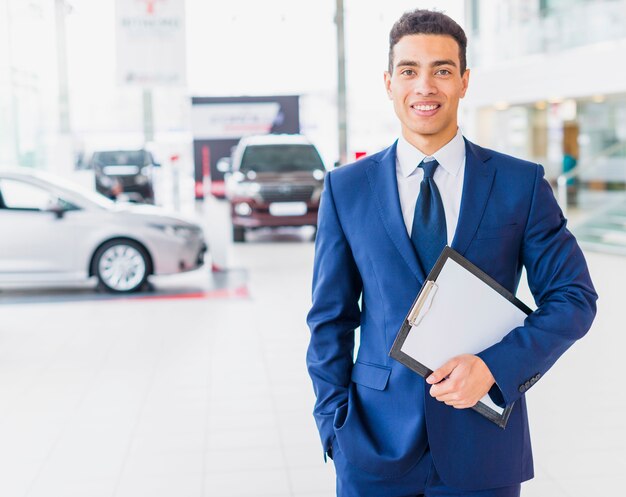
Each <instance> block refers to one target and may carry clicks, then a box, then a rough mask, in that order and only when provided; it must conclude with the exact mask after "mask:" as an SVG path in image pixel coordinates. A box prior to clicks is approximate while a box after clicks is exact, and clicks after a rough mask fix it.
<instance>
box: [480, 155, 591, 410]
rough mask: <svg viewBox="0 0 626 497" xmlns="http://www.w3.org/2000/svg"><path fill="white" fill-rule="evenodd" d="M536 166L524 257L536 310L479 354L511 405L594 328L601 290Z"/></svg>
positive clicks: (539, 168) (506, 401) (541, 172)
mask: <svg viewBox="0 0 626 497" xmlns="http://www.w3.org/2000/svg"><path fill="white" fill-rule="evenodd" d="M543 174H544V173H543V168H542V167H541V166H538V167H537V171H536V176H535V182H534V187H533V197H532V201H531V204H530V211H529V214H528V220H527V224H526V228H525V231H524V237H523V246H522V262H523V264H524V266H525V268H526V273H527V276H528V284H529V286H530V290H531V291H532V293H533V296H534V298H535V302H536V304H537V306H538V307H537V310H536V311H534V312H533V313H532V314H530V315H529V316H528V318H526V320H525V322H524V325H523V326H521V327H519V328H516V329H514V330H513V331H512V332H511V333H509V334H508V335H506V336H505V337H504V339H503V340H502V341H501V342H499V343H497V344H495V345H493V346H491V347H489V348H488V349H486V350H484V351H483V352H481V353H479V354H478V355H479V357H481V358H482V359H483V360H484V361H485V363H486V364H487V366H488V367H489V369H490V370H491V372H492V374H493V376H494V378H495V379H496V383H497V385H498V387H499V389H500V391H501V393H502V396H503V400H504V403H506V404H511V403H512V402H514V401H515V400H517V399H518V398H519V397H520V396H521V395H522V394H523V393H525V392H526V391H527V390H528V389H529V388H530V387H531V386H532V385H534V384H535V383H536V382H537V380H539V378H540V377H541V376H542V375H543V374H544V373H545V372H546V371H548V370H549V369H550V368H551V367H552V365H553V364H554V363H555V362H556V360H557V359H558V358H559V357H560V356H561V355H562V354H563V353H564V352H565V351H566V350H567V349H568V348H569V347H570V346H571V345H572V344H573V343H574V342H575V341H576V340H578V339H579V338H581V337H582V336H584V335H585V333H586V332H587V331H588V330H589V328H590V327H591V323H592V322H593V319H594V317H595V313H596V300H597V295H596V293H595V290H594V288H593V284H592V282H591V278H590V276H589V271H588V269H587V263H586V262H585V258H584V256H583V254H582V251H581V250H580V247H579V246H578V243H577V242H576V239H575V238H574V236H573V235H572V234H571V233H570V232H569V231H568V230H567V228H566V223H567V221H566V220H565V218H564V217H563V214H562V212H561V209H560V208H559V206H558V204H557V203H556V199H555V198H554V195H553V193H552V189H551V187H550V185H549V184H548V182H547V181H546V180H545V179H544V178H543Z"/></svg>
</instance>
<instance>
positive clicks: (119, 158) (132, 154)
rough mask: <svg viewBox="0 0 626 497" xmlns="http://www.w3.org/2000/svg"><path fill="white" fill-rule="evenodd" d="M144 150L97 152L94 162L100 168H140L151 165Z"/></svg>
mask: <svg viewBox="0 0 626 497" xmlns="http://www.w3.org/2000/svg"><path fill="white" fill-rule="evenodd" d="M146 159H147V157H146V152H144V151H143V150H112V151H109V152H95V153H94V155H93V162H94V164H96V165H98V166H139V167H142V166H144V165H146V164H148V163H149V161H148V160H146Z"/></svg>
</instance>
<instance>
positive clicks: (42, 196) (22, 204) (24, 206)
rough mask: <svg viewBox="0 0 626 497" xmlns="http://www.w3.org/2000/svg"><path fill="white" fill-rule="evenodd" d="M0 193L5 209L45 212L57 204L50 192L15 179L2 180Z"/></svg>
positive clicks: (0, 181)
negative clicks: (0, 193)
mask: <svg viewBox="0 0 626 497" xmlns="http://www.w3.org/2000/svg"><path fill="white" fill-rule="evenodd" d="M0 192H2V199H3V201H4V208H5V209H20V210H34V211H43V210H46V209H49V208H50V207H51V206H52V205H55V204H56V203H57V202H56V199H55V197H54V195H53V194H52V193H50V192H49V191H47V190H44V189H43V188H41V187H39V186H35V185H31V184H30V183H25V182H23V181H19V180H14V179H0Z"/></svg>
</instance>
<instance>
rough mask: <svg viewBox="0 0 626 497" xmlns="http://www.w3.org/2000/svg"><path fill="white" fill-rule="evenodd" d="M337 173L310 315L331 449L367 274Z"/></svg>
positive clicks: (324, 209)
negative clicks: (355, 248) (338, 200)
mask: <svg viewBox="0 0 626 497" xmlns="http://www.w3.org/2000/svg"><path fill="white" fill-rule="evenodd" d="M332 176H333V173H329V174H327V175H326V179H325V184H324V191H323V193H322V198H321V203H320V209H319V214H318V231H317V238H316V243H315V262H314V268H313V302H312V307H311V310H310V312H309V314H308V317H307V323H308V325H309V328H310V330H311V340H310V343H309V347H308V351H307V366H308V370H309V374H310V376H311V380H312V382H313V389H314V391H315V396H316V403H315V408H314V411H313V414H314V417H315V421H316V423H317V427H318V430H319V432H320V437H321V439H322V445H323V448H324V451H325V452H327V451H328V449H329V448H330V446H331V444H332V440H333V437H334V428H333V420H334V415H335V411H336V410H337V408H338V407H339V406H341V405H342V404H345V403H346V402H347V401H348V386H349V384H350V375H351V372H352V365H353V353H354V330H355V329H356V328H357V327H359V325H360V320H361V311H360V308H359V298H360V295H361V291H362V282H361V276H360V274H359V271H358V269H357V266H356V263H355V261H354V258H353V256H352V251H351V249H350V246H349V244H348V242H347V240H346V236H345V234H344V231H343V229H342V227H341V223H340V221H339V216H338V214H337V209H336V205H335V199H334V198H333V191H332V187H331V178H332Z"/></svg>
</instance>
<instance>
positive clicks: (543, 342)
mask: <svg viewBox="0 0 626 497" xmlns="http://www.w3.org/2000/svg"><path fill="white" fill-rule="evenodd" d="M465 167H466V170H465V183H464V186H463V197H462V202H461V213H460V217H459V223H458V227H457V230H456V234H455V236H454V240H453V241H452V247H453V248H454V249H455V250H457V251H458V252H460V253H461V254H462V255H464V256H465V257H466V258H467V259H469V260H470V261H472V262H473V263H474V264H476V265H477V266H478V267H480V268H481V269H482V270H483V271H485V272H486V273H487V274H489V275H490V276H491V277H493V278H494V279H495V280H496V281H498V282H499V283H500V284H501V285H503V286H504V287H506V288H507V289H508V290H510V291H511V292H513V293H515V291H516V289H517V286H518V283H519V280H520V274H521V271H522V267H525V268H526V271H527V275H528V282H529V285H530V289H531V291H532V292H533V295H534V297H535V301H536V303H537V306H538V309H537V310H536V311H535V312H534V313H532V314H531V315H530V316H529V317H528V318H527V319H526V321H525V323H524V326H522V327H519V328H516V329H514V330H512V331H511V332H510V333H509V334H508V335H507V336H506V337H505V338H504V339H503V340H502V341H501V342H499V343H497V344H495V345H493V346H492V347H490V348H488V349H486V350H485V351H483V352H481V353H480V354H479V356H480V357H481V358H482V359H483V360H484V361H485V363H486V364H487V366H488V367H489V369H490V370H491V372H492V373H493V376H494V378H495V379H496V383H497V386H498V387H499V392H498V393H500V394H501V396H502V397H503V401H504V403H506V404H510V403H512V402H515V406H514V408H513V412H512V414H511V416H510V418H509V422H508V425H507V427H506V429H504V430H503V429H501V428H499V427H497V426H496V425H495V424H493V423H491V422H490V421H488V420H486V419H485V418H483V417H482V416H481V415H479V414H477V413H476V412H474V411H473V410H471V409H461V410H458V409H454V408H452V407H449V406H447V405H445V404H443V403H440V402H438V401H437V400H435V399H433V398H432V397H431V396H430V395H429V393H428V386H427V385H425V382H424V380H423V379H422V378H421V377H420V376H418V375H417V374H415V373H414V372H412V371H410V370H409V369H408V368H406V367H405V366H403V365H402V364H400V363H398V362H396V361H395V360H393V359H391V358H390V357H389V356H388V353H389V350H390V349H391V346H392V343H393V341H394V339H395V337H396V334H397V332H398V330H399V329H400V326H401V324H402V322H403V320H404V318H405V316H406V314H407V311H408V309H409V308H410V306H411V304H412V302H413V300H414V298H415V296H416V294H417V293H418V291H419V289H420V287H421V285H422V283H423V282H424V279H425V276H426V275H425V274H424V273H423V271H422V269H421V268H420V265H419V264H418V261H417V258H416V255H415V252H414V249H413V245H412V244H411V240H410V238H409V236H408V234H407V231H406V227H405V224H404V220H403V217H402V213H401V210H400V201H399V197H398V187H397V180H396V147H395V144H394V145H393V146H391V147H390V148H388V149H386V150H384V151H382V152H380V153H378V154H375V155H372V156H369V157H366V158H365V159H363V160H361V161H359V162H356V163H354V164H351V165H348V166H345V167H342V168H339V169H337V170H334V171H332V172H331V173H329V174H328V175H327V177H326V182H325V189H324V193H323V195H322V202H321V206H320V212H319V221H318V234H317V241H316V250H315V267H314V276H313V305H312V308H311V311H310V313H309V315H308V324H309V327H310V329H311V341H310V345H309V349H308V353H307V364H308V369H309V373H310V375H311V378H312V380H313V387H314V390H315V394H316V397H317V402H316V405H315V410H314V416H315V419H316V422H317V426H318V429H319V432H320V435H321V439H322V444H323V447H324V450H328V449H329V448H330V447H331V446H333V445H335V444H338V445H339V448H340V449H341V451H342V452H343V453H344V455H345V457H346V458H347V459H348V461H349V462H350V463H352V464H353V465H354V466H356V467H358V468H360V469H362V470H364V471H367V472H370V473H374V474H377V475H380V476H384V477H391V476H399V475H402V474H403V473H406V472H407V471H409V470H410V469H411V468H412V467H413V465H415V463H416V462H417V461H418V460H419V458H420V457H421V455H422V453H423V451H424V450H425V446H426V443H427V444H428V446H429V447H430V450H431V454H432V457H433V461H434V464H435V466H436V468H437V471H438V472H439V474H440V476H441V478H442V479H443V481H444V482H445V483H446V484H447V485H450V486H453V487H457V488H460V489H464V490H477V489H485V488H494V487H498V486H505V485H512V484H517V483H519V482H521V481H524V480H527V479H530V478H532V476H533V466H532V453H531V446H530V437H529V432H528V420H527V414H526V403H525V400H524V395H523V392H524V391H525V390H527V389H528V387H529V386H531V384H534V383H535V382H536V381H537V379H538V378H539V377H540V376H541V375H542V374H544V373H545V372H546V371H548V369H550V367H551V366H552V365H553V364H554V363H555V361H556V360H557V359H558V358H559V356H560V355H561V354H562V353H563V352H565V350H566V349H567V348H568V347H570V346H571V345H572V344H573V343H574V341H576V340H577V339H578V338H580V337H582V336H583V335H584V334H585V333H586V332H587V330H588V329H589V327H590V326H591V323H592V321H593V318H594V316H595V310H596V308H595V301H596V298H597V296H596V294H595V291H594V289H593V285H592V283H591V279H590V277H589V273H588V270H587V265H586V263H585V260H584V257H583V254H582V252H581V251H580V249H579V247H578V245H577V243H576V240H575V239H574V237H573V236H572V235H571V233H570V232H569V231H568V230H567V229H566V221H565V219H564V218H563V215H562V213H561V210H560V209H559V207H558V205H557V203H556V201H555V199H554V195H553V193H552V190H551V188H550V186H549V184H548V183H547V182H546V181H545V180H544V178H543V168H542V167H541V166H539V165H537V164H532V163H529V162H526V161H522V160H519V159H515V158H513V157H510V156H506V155H503V154H500V153H497V152H494V151H491V150H487V149H484V148H481V147H479V146H477V145H474V144H472V143H470V142H468V141H466V165H465ZM359 327H360V344H359V349H358V356H357V357H356V361H354V358H353V351H354V344H355V339H354V336H355V333H354V330H355V329H356V328H359ZM496 390H497V389H496ZM426 439H427V442H426Z"/></svg>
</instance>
